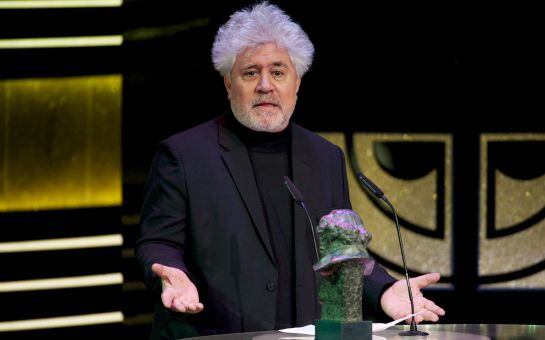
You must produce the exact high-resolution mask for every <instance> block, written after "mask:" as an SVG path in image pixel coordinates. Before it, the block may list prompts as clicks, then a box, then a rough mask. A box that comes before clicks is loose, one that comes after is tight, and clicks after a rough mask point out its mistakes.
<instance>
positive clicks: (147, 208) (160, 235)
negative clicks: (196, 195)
mask: <svg viewBox="0 0 545 340" xmlns="http://www.w3.org/2000/svg"><path fill="white" fill-rule="evenodd" d="M186 207H187V188H186V182H185V172H184V165H183V162H182V160H181V157H179V155H178V154H177V153H176V151H175V150H174V149H173V148H172V147H171V146H170V145H169V144H168V143H167V142H161V143H160V144H159V145H158V147H157V150H156V153H155V156H154V159H153V163H152V167H151V172H150V175H149V178H148V182H147V185H146V189H145V196H144V204H143V208H142V212H141V216H140V232H139V236H138V239H137V241H136V246H135V254H136V257H137V259H138V262H139V265H140V268H141V269H142V270H143V273H144V281H145V283H146V286H148V288H150V289H152V290H153V291H154V292H155V293H158V294H159V295H160V294H161V291H162V287H161V281H160V280H159V278H158V277H157V276H156V275H155V274H153V272H152V271H151V266H152V265H153V264H154V263H160V264H163V265H165V266H169V267H174V268H178V269H180V270H182V271H184V272H186V273H187V274H188V276H189V277H191V276H190V275H189V273H188V270H187V266H186V264H185V262H184V249H186V220H187V218H186V217H187V216H186V212H187V208H186Z"/></svg>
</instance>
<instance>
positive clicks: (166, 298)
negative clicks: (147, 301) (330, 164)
mask: <svg viewBox="0 0 545 340" xmlns="http://www.w3.org/2000/svg"><path fill="white" fill-rule="evenodd" d="M173 300H174V292H173V291H172V290H171V289H165V290H164V291H163V293H162V294H161V302H163V306H165V307H166V308H171V307H172V302H173Z"/></svg>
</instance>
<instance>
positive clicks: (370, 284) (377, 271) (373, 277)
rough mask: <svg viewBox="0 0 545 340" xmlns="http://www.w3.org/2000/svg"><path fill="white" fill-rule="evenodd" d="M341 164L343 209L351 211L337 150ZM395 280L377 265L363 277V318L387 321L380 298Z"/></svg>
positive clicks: (346, 182) (344, 168)
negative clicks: (372, 317)
mask: <svg viewBox="0 0 545 340" xmlns="http://www.w3.org/2000/svg"><path fill="white" fill-rule="evenodd" d="M339 152H340V155H341V156H340V157H341V164H342V178H343V188H342V189H343V207H344V208H345V209H352V204H351V203H350V193H349V189H348V181H347V175H346V162H345V158H344V154H343V152H342V150H340V149H339ZM396 281H397V279H395V278H394V277H392V276H391V275H390V274H388V272H387V271H386V270H385V269H384V268H382V267H381V266H380V265H379V264H378V263H377V264H376V265H375V267H374V268H373V271H372V272H371V274H370V275H368V276H365V278H364V281H363V312H364V316H367V317H369V316H370V315H372V316H374V317H375V318H377V319H387V318H388V316H387V315H386V314H385V313H384V312H383V311H382V308H381V306H380V298H381V297H382V293H384V291H385V290H386V289H387V288H388V287H390V286H391V285H392V284H394V282H396Z"/></svg>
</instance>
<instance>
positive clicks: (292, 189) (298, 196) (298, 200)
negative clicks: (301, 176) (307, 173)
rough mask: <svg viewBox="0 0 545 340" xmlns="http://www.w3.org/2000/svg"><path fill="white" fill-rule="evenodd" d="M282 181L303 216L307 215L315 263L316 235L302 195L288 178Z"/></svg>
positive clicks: (318, 259) (318, 255)
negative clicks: (303, 212) (302, 212)
mask: <svg viewBox="0 0 545 340" xmlns="http://www.w3.org/2000/svg"><path fill="white" fill-rule="evenodd" d="M283 180H284V185H285V186H286V188H287V189H288V191H289V193H290V195H291V197H292V198H293V200H294V201H295V202H296V203H297V204H299V206H301V208H303V210H304V211H305V214H306V215H307V218H308V224H309V226H310V232H311V233H312V241H313V242H314V251H315V252H316V261H320V252H319V250H318V243H317V242H316V235H315V233H314V223H312V218H310V214H309V213H308V209H307V206H306V204H305V201H304V199H303V195H302V194H301V192H300V191H299V189H297V187H296V186H295V184H293V182H292V181H291V180H290V179H289V177H288V176H284V177H283Z"/></svg>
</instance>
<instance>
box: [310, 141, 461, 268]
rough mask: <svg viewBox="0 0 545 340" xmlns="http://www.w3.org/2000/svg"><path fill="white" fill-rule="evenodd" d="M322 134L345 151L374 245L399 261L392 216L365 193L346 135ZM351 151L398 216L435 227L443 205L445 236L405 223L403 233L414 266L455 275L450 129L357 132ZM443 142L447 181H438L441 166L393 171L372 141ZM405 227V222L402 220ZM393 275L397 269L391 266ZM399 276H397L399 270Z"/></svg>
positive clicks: (357, 205) (353, 193) (355, 199)
mask: <svg viewBox="0 0 545 340" xmlns="http://www.w3.org/2000/svg"><path fill="white" fill-rule="evenodd" d="M320 135H321V136H323V137H324V138H326V139H327V140H329V141H330V142H332V143H334V144H336V145H337V146H339V147H340V148H341V149H342V150H343V152H344V153H345V156H346V160H347V164H346V169H347V173H348V184H349V190H350V199H351V202H352V208H353V209H354V210H355V211H356V212H357V213H358V214H359V215H360V216H361V217H362V219H363V220H364V224H365V227H366V228H368V229H369V230H370V231H371V233H372V235H373V241H372V242H371V244H370V249H371V250H372V251H373V252H374V253H375V254H377V255H378V256H380V257H381V258H383V259H385V260H387V261H388V262H391V263H394V264H396V265H398V266H400V265H401V263H402V261H401V254H400V251H399V243H398V239H397V233H396V228H395V225H394V224H393V221H392V220H391V219H390V217H389V216H387V215H386V214H385V213H384V212H383V211H381V210H380V209H378V208H377V206H376V205H375V204H374V203H373V201H372V200H371V199H370V198H369V197H368V196H367V195H366V194H365V193H364V191H363V190H362V187H361V185H360V184H359V183H358V181H357V179H356V177H355V176H354V173H353V172H352V170H351V166H350V161H349V154H348V150H347V147H346V140H345V135H344V134H343V133H338V132H324V133H320ZM352 142H353V151H354V155H355V158H356V159H357V162H358V166H359V168H360V169H361V170H362V172H364V173H365V174H366V175H367V176H368V177H369V178H371V179H372V180H373V181H374V182H375V183H376V184H377V185H378V186H379V187H380V188H381V189H382V190H383V191H384V192H385V194H386V196H387V197H388V198H389V200H390V201H391V202H392V204H393V205H394V206H395V207H396V210H397V212H398V214H399V216H400V217H402V218H404V219H405V220H406V221H409V222H410V223H412V224H415V225H418V226H419V227H421V228H423V229H426V230H429V231H435V230H436V229H437V228H438V226H437V210H438V209H443V216H444V222H443V228H444V230H443V231H444V233H443V236H442V237H435V238H433V237H427V236H425V235H421V234H419V233H417V232H414V231H412V230H408V229H406V228H402V237H403V243H404V248H405V251H406V256H407V265H408V267H409V269H410V270H414V271H417V272H422V273H427V272H432V271H433V272H439V273H441V275H444V276H450V275H452V209H451V207H452V138H451V136H450V135H448V134H396V133H354V134H353V141H352ZM384 142H396V143H413V142H419V143H440V144H442V145H444V153H443V154H444V162H443V166H444V169H442V170H444V180H443V183H439V184H438V169H433V170H431V171H430V172H429V173H427V174H425V175H424V176H422V177H420V178H416V179H414V180H412V179H411V180H406V179H401V178H396V177H394V176H391V175H390V174H388V173H387V172H386V171H384V169H383V168H381V166H380V164H379V163H378V161H377V158H376V155H375V154H374V151H373V150H374V148H373V145H374V143H384ZM438 185H442V186H444V187H443V188H441V189H444V190H442V192H444V200H443V202H444V206H443V207H437V199H438V196H437V195H438V187H437V186H438ZM402 227H403V225H402ZM390 273H391V274H393V275H394V276H396V274H395V273H394V272H392V271H390ZM397 276H398V277H400V276H399V275H397Z"/></svg>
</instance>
